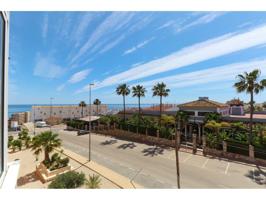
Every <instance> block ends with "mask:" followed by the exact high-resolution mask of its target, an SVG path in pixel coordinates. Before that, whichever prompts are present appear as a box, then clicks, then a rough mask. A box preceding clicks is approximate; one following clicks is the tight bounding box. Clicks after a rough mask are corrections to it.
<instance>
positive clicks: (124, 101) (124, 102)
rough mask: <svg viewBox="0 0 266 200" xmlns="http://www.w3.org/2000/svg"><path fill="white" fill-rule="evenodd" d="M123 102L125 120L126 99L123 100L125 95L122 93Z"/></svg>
mask: <svg viewBox="0 0 266 200" xmlns="http://www.w3.org/2000/svg"><path fill="white" fill-rule="evenodd" d="M123 104H124V122H126V100H125V95H123Z"/></svg>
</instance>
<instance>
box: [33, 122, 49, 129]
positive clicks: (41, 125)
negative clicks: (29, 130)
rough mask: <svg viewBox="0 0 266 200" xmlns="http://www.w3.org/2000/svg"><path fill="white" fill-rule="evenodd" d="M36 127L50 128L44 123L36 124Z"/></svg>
mask: <svg viewBox="0 0 266 200" xmlns="http://www.w3.org/2000/svg"><path fill="white" fill-rule="evenodd" d="M35 125H36V127H37V128H43V127H48V126H49V125H48V124H46V122H44V121H40V122H36V123H35Z"/></svg>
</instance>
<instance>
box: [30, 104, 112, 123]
mask: <svg viewBox="0 0 266 200" xmlns="http://www.w3.org/2000/svg"><path fill="white" fill-rule="evenodd" d="M107 110H108V107H107V105H104V104H101V105H98V109H97V106H96V105H91V115H94V116H95V115H101V114H105V113H107ZM89 114H90V106H89V105H87V106H85V107H83V116H82V107H80V106H32V108H31V121H45V120H47V119H49V118H50V117H52V118H60V119H78V118H81V117H86V116H89Z"/></svg>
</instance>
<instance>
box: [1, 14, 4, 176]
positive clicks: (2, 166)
mask: <svg viewBox="0 0 266 200" xmlns="http://www.w3.org/2000/svg"><path fill="white" fill-rule="evenodd" d="M3 83H4V18H3V16H2V13H1V12H0V92H1V98H0V176H1V175H2V173H3V170H4V127H3V124H4V123H3V122H4V121H3V118H4V115H3V113H4V110H3V107H4V105H3V103H4V84H3Z"/></svg>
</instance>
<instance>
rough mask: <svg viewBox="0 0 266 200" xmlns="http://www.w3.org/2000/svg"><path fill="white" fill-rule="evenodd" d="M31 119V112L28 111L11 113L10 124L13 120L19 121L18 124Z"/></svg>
mask: <svg viewBox="0 0 266 200" xmlns="http://www.w3.org/2000/svg"><path fill="white" fill-rule="evenodd" d="M30 121H31V113H30V112H29V111H28V112H19V113H14V114H12V115H11V117H10V119H9V122H10V124H11V123H12V122H17V123H18V125H22V124H24V123H27V122H30Z"/></svg>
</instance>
